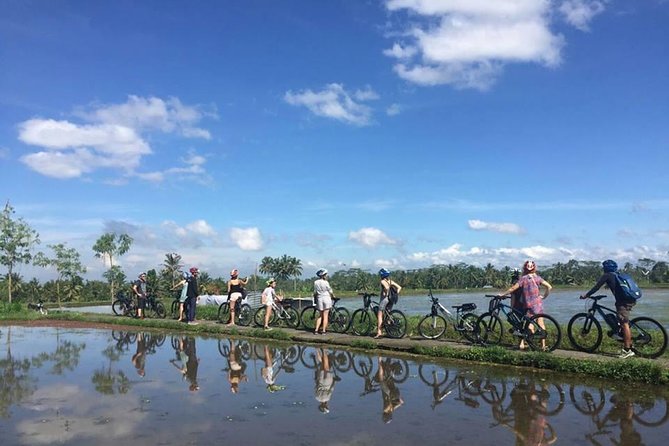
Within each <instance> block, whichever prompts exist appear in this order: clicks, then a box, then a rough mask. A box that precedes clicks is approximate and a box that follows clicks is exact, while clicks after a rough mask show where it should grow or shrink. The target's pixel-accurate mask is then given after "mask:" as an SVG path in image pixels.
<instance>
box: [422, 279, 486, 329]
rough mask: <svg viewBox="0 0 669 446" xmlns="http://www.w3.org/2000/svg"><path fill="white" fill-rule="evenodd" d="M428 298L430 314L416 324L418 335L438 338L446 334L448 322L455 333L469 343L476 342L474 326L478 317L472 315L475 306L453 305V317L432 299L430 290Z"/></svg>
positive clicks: (470, 304)
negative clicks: (430, 304) (430, 303)
mask: <svg viewBox="0 0 669 446" xmlns="http://www.w3.org/2000/svg"><path fill="white" fill-rule="evenodd" d="M428 296H429V298H430V300H431V301H432V308H431V310H430V314H428V315H427V316H425V317H424V318H423V319H421V320H420V322H419V323H418V333H420V335H421V336H422V337H424V338H426V339H438V338H440V337H441V336H443V334H444V333H445V332H446V326H447V321H450V323H451V324H452V325H453V328H454V329H455V331H456V332H458V333H459V334H460V335H462V336H464V337H465V339H467V340H468V341H469V342H476V341H477V340H478V332H477V325H476V321H477V320H478V316H477V315H476V314H474V313H472V311H474V310H475V309H476V304H474V303H467V304H463V305H453V308H454V309H455V316H453V313H451V312H450V311H448V309H447V308H446V307H444V306H443V305H442V304H440V303H439V299H438V298H436V297H434V295H433V294H432V290H430V292H429V294H428Z"/></svg>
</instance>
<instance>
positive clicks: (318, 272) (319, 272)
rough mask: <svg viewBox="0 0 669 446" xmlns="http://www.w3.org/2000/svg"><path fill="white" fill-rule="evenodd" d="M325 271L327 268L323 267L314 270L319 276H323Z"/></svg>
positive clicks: (326, 271)
mask: <svg viewBox="0 0 669 446" xmlns="http://www.w3.org/2000/svg"><path fill="white" fill-rule="evenodd" d="M327 273H328V270H326V269H325V268H321V269H319V270H318V271H316V275H317V276H318V277H320V278H323V277H325V275H326V274H327Z"/></svg>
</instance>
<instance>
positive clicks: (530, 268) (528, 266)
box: [523, 260, 537, 273]
mask: <svg viewBox="0 0 669 446" xmlns="http://www.w3.org/2000/svg"><path fill="white" fill-rule="evenodd" d="M536 269H537V265H536V264H535V263H534V262H533V261H532V260H526V261H525V263H524V264H523V271H525V272H527V273H531V272H534V271H536Z"/></svg>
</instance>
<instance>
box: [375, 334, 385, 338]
mask: <svg viewBox="0 0 669 446" xmlns="http://www.w3.org/2000/svg"><path fill="white" fill-rule="evenodd" d="M382 337H383V335H382V334H377V335H376V336H374V339H379V338H382Z"/></svg>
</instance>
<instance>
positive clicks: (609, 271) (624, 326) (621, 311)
mask: <svg viewBox="0 0 669 446" xmlns="http://www.w3.org/2000/svg"><path fill="white" fill-rule="evenodd" d="M602 269H603V270H604V273H603V274H602V276H601V277H600V278H599V280H598V281H597V283H596V284H595V286H593V287H592V289H591V290H590V291H588V292H587V293H585V294H584V295H582V296H581V299H587V298H588V297H590V296H592V295H593V294H595V293H596V292H597V290H599V289H600V288H601V287H602V285H604V284H606V286H607V287H608V288H609V290H611V292H612V293H613V296H614V297H615V298H616V312H617V313H618V321H619V322H620V327H621V330H622V335H623V348H622V351H621V352H620V355H619V356H618V357H619V358H621V359H624V358H629V357H631V356H634V352H633V351H632V332H631V331H630V312H631V311H632V308H633V307H634V305H635V304H636V302H635V301H631V300H629V299H627V298H626V297H625V294H624V293H623V291H622V290H621V289H620V286H618V279H617V277H616V272H618V264H617V263H616V262H614V261H613V260H611V259H609V260H604V261H603V262H602Z"/></svg>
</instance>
